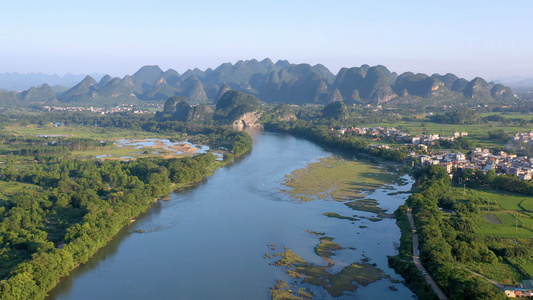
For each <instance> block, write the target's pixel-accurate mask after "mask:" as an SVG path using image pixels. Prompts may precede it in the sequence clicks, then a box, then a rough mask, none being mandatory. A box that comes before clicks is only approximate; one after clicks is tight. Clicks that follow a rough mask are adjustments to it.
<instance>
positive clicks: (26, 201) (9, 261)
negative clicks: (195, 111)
mask: <svg viewBox="0 0 533 300" xmlns="http://www.w3.org/2000/svg"><path fill="white" fill-rule="evenodd" d="M82 116H83V115H82ZM71 117H72V116H70V115H69V114H67V115H65V118H64V119H61V122H63V121H67V122H70V121H71V120H70V119H69V118H71ZM85 117H87V118H86V119H83V118H82V117H79V116H77V117H76V121H82V122H88V121H93V120H92V119H91V118H92V116H85ZM2 118H4V121H6V120H9V121H10V122H14V121H16V122H19V123H24V122H27V123H28V124H38V123H39V122H41V121H43V120H46V119H47V118H48V117H45V116H35V117H32V118H29V117H26V116H12V117H9V118H6V116H5V115H4V116H0V119H2ZM110 119H111V120H113V121H112V122H111V123H106V126H113V125H111V124H114V125H116V126H123V127H121V128H132V129H133V128H141V129H143V128H147V130H149V131H152V132H154V131H156V132H168V133H172V134H173V135H174V136H176V134H177V135H180V136H187V135H188V134H190V133H194V134H195V136H194V137H192V136H191V137H190V138H191V139H194V138H196V139H197V140H198V139H199V140H202V141H207V142H210V143H211V144H216V145H219V146H221V147H225V148H227V149H228V150H229V151H230V153H228V154H226V155H225V156H224V159H223V161H221V162H220V161H217V156H216V155H214V154H201V155H196V156H194V157H185V158H179V159H178V158H175V159H163V158H145V159H137V160H135V161H131V162H120V161H116V160H104V161H96V160H80V159H72V158H69V157H68V156H67V155H65V153H68V151H70V150H77V149H80V148H83V147H100V146H105V144H103V143H101V142H100V141H98V140H91V139H75V138H58V137H54V138H53V139H48V138H46V137H35V138H26V139H23V138H17V137H13V136H10V135H6V134H5V135H3V136H1V137H0V139H2V140H3V141H4V143H5V146H6V148H5V149H8V150H6V152H5V153H4V154H6V156H5V160H6V161H5V164H4V166H3V167H1V168H0V180H1V181H5V182H12V183H10V184H11V185H14V186H15V190H16V192H7V193H6V192H4V193H3V195H2V197H1V198H0V278H1V279H2V280H0V299H6V300H8V299H43V298H45V297H46V293H47V292H48V291H49V290H50V289H52V288H53V287H54V286H55V285H56V284H57V282H58V281H59V279H60V278H61V277H63V276H67V275H68V274H69V273H70V272H71V271H72V270H73V269H74V268H75V267H76V266H78V265H79V264H83V263H85V262H87V261H88V259H89V258H90V257H91V256H93V255H94V254H95V253H96V252H97V251H98V249H100V248H101V247H103V246H105V245H106V244H107V243H108V241H109V240H110V239H111V238H112V237H113V236H114V235H115V234H116V233H117V232H118V230H120V229H121V228H123V227H124V226H125V225H126V224H128V223H129V222H130V221H131V219H132V218H135V217H136V216H138V215H139V214H140V213H142V212H145V211H146V210H147V209H148V208H149V206H150V205H151V204H152V203H153V202H154V199H157V198H159V197H162V196H165V195H168V193H169V192H170V191H171V190H172V189H175V188H176V187H180V186H183V185H188V184H190V183H193V182H197V181H200V180H202V179H203V178H205V177H206V176H207V175H208V174H210V173H211V172H212V171H213V170H214V169H216V168H217V167H220V166H221V165H223V164H225V163H228V162H230V161H231V160H232V158H233V156H234V155H241V154H243V153H245V152H247V151H249V150H250V149H251V147H252V140H251V138H250V136H249V135H248V134H246V133H244V132H237V131H235V130H232V129H230V128H218V127H213V126H198V125H191V124H184V123H180V122H155V121H153V120H152V119H143V118H136V117H132V118H128V117H125V116H114V117H110ZM56 120H57V119H56ZM6 122H7V121H6ZM85 124H87V123H85ZM93 124H94V123H93ZM90 126H94V125H90ZM51 142H53V144H51ZM50 149H54V150H50ZM55 151H58V152H57V153H56V152H55ZM18 155H34V156H36V158H38V159H37V160H35V161H33V163H32V164H31V165H25V166H23V167H20V166H19V164H17V163H16V162H17V156H18Z"/></svg>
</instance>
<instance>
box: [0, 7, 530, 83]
mask: <svg viewBox="0 0 533 300" xmlns="http://www.w3.org/2000/svg"><path fill="white" fill-rule="evenodd" d="M194 2H198V3H194ZM194 2H193V1H170V0H151V1H145V0H143V1H138V0H128V1H124V0H106V1H100V0H97V1H78V0H70V1H65V0H48V1H34V0H20V1H5V3H2V5H1V6H0V72H19V73H30V72H43V73H47V74H54V73H57V74H59V75H62V74H65V73H68V72H70V73H75V74H80V73H84V74H89V73H94V72H96V73H104V74H106V73H108V74H110V75H113V76H124V75H126V74H133V73H134V72H135V71H136V70H138V69H139V68H140V67H141V66H143V65H155V64H157V65H159V66H160V67H161V68H162V69H163V70H166V69H168V68H172V69H175V70H177V71H178V72H180V73H183V72H184V71H185V70H187V69H189V68H195V67H198V68H199V69H201V70H205V69H206V68H209V67H211V68H215V67H217V66H218V65H220V64H221V63H224V62H231V63H235V62H237V61H238V60H248V59H253V58H255V59H258V60H262V59H264V58H267V57H268V58H270V59H272V60H273V61H274V62H275V61H277V60H279V59H284V60H285V59H286V60H289V61H290V62H291V63H309V64H317V63H321V64H323V65H325V66H326V67H328V68H329V69H330V70H331V71H332V72H334V73H336V72H337V71H338V70H339V69H340V68H341V67H353V66H360V65H362V64H369V65H377V64H381V65H384V66H386V67H387V68H389V70H391V71H395V72H398V73H402V72H405V71H412V72H415V73H417V72H420V73H427V74H433V73H439V74H445V73H448V72H449V73H454V74H456V75H458V76H461V77H465V78H467V79H472V78H474V77H476V76H480V77H484V78H488V79H496V78H501V77H511V76H523V77H533V39H532V38H531V35H532V33H531V32H532V30H533V17H532V16H533V1H530V0H513V1H490V0H488V1H455V0H453V1H358V0H351V1H344V0H340V1H335V0H330V1H324V0H320V1H318V0H305V1H304V0H295V1H291V0H285V1H278V0H271V1H261V2H253V1H237V0H226V1H211V0H204V1H194Z"/></svg>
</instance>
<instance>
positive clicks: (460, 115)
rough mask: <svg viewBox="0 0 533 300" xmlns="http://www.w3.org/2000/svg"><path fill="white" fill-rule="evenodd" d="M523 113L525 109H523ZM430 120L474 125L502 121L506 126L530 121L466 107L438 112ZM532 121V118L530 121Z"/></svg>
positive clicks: (524, 123) (526, 123)
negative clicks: (483, 115) (483, 113)
mask: <svg viewBox="0 0 533 300" xmlns="http://www.w3.org/2000/svg"><path fill="white" fill-rule="evenodd" d="M521 112H522V113H523V112H524V111H521ZM430 120H431V121H432V122H434V123H438V124H456V125H472V124H484V123H488V122H500V123H501V124H502V125H504V126H511V125H513V126H520V127H523V126H527V125H528V121H527V120H525V119H521V118H506V117H505V116H503V115H490V116H486V117H482V116H481V114H480V112H479V110H473V109H471V108H468V107H465V108H461V109H457V110H454V111H449V112H446V113H444V114H436V115H433V116H431V117H430ZM531 122H532V121H531V120H530V121H529V123H531Z"/></svg>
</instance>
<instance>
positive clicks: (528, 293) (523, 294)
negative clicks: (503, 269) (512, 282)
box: [502, 279, 533, 298]
mask: <svg viewBox="0 0 533 300" xmlns="http://www.w3.org/2000/svg"><path fill="white" fill-rule="evenodd" d="M502 290H503V292H504V293H505V295H506V296H507V297H509V298H531V297H533V280H529V279H528V280H522V284H520V286H519V287H514V286H504V287H503V288H502Z"/></svg>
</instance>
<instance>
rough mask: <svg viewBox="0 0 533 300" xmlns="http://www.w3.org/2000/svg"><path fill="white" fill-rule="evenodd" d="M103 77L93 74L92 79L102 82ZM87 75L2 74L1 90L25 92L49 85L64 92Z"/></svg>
mask: <svg viewBox="0 0 533 300" xmlns="http://www.w3.org/2000/svg"><path fill="white" fill-rule="evenodd" d="M102 76H103V75H101V74H96V73H95V74H91V77H93V78H97V79H98V80H100V78H102ZM84 77H85V75H80V74H70V73H67V74H65V75H63V76H59V75H57V74H54V75H49V74H43V73H28V74H20V73H17V72H12V73H0V89H3V90H10V91H24V90H27V89H29V88H31V87H37V86H40V85H43V84H45V83H46V84H48V85H50V86H52V87H53V89H54V90H58V91H63V90H67V89H69V88H71V87H73V86H75V85H76V84H77V83H78V82H80V81H81V80H82V79H83V78H84Z"/></svg>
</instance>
